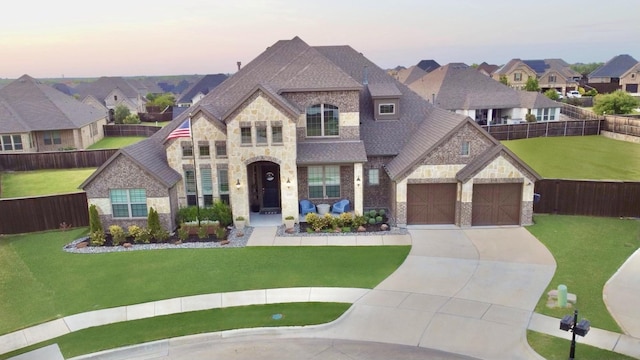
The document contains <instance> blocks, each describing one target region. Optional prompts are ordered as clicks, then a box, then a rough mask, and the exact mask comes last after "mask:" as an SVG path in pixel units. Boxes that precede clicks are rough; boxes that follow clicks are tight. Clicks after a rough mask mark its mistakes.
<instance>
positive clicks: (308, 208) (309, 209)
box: [300, 199, 316, 216]
mask: <svg viewBox="0 0 640 360" xmlns="http://www.w3.org/2000/svg"><path fill="white" fill-rule="evenodd" d="M314 212H316V206H315V205H313V203H312V202H311V201H309V200H306V199H305V200H300V215H302V216H305V215H307V214H308V213H314Z"/></svg>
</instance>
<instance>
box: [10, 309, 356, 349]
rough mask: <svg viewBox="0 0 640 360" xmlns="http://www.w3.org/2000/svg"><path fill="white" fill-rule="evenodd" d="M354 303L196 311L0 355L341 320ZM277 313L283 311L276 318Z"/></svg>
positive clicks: (97, 329) (114, 345) (108, 327)
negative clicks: (55, 344) (274, 316)
mask: <svg viewBox="0 0 640 360" xmlns="http://www.w3.org/2000/svg"><path fill="white" fill-rule="evenodd" d="M349 306H351V304H344V303H290V304H269V305H256V306H243V307H233V308H223V309H212V310H205V311H194V312H187V313H180V314H173V315H166V316H158V317H153V318H148V319H141V320H134V321H127V322H121V323H115V324H109V325H105V326H98V327H93V328H88V329H84V330H80V331H77V332H73V333H70V334H67V335H64V336H60V337H58V338H55V339H51V340H48V341H45V342H42V343H39V344H36V345H32V346H30V347H27V348H23V349H20V350H17V351H14V352H11V353H7V354H3V355H0V359H6V358H9V357H12V356H16V355H18V354H21V353H25V352H28V351H31V350H34V349H37V348H40V347H43V346H47V345H51V344H54V343H57V344H58V346H59V347H60V350H61V351H62V354H63V355H64V357H65V358H66V359H68V358H70V357H74V356H79V355H83V354H89V353H93V352H97V351H101V350H106V349H113V348H117V347H122V346H127V345H133V344H140V343H145V342H149V341H155V340H161V339H167V338H172V337H178V336H184V335H191V334H201V333H207V332H214V331H223V330H230V329H238V328H243V329H246V328H255V327H265V326H269V327H276V326H302V325H315V324H323V323H327V322H330V321H333V320H335V319H337V318H338V317H339V316H340V315H342V314H343V313H344V312H345V311H346V310H347V309H348V308H349ZM274 314H282V315H283V317H282V319H280V320H274V319H273V318H272V316H273V315H274Z"/></svg>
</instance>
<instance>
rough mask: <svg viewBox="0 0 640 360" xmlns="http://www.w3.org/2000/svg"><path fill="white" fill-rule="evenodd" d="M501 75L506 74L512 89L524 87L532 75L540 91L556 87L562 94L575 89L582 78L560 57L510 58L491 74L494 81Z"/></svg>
mask: <svg viewBox="0 0 640 360" xmlns="http://www.w3.org/2000/svg"><path fill="white" fill-rule="evenodd" d="M501 76H506V78H507V81H508V82H509V85H510V86H511V87H513V88H514V89H518V90H522V89H524V87H525V85H526V83H527V80H528V79H529V78H530V77H532V78H535V79H538V86H539V87H540V90H541V91H542V92H545V91H547V90H549V89H556V90H558V91H560V92H561V93H563V94H566V92H567V91H569V90H577V89H578V86H579V84H580V79H581V78H582V75H581V74H579V73H578V72H576V71H574V70H573V69H571V67H570V65H569V64H568V63H567V62H566V61H564V60H562V59H543V60H521V59H511V60H509V62H508V63H506V64H505V65H503V66H501V67H500V68H499V69H497V70H496V71H494V72H493V74H492V75H491V77H492V78H493V79H494V80H496V81H500V77H501Z"/></svg>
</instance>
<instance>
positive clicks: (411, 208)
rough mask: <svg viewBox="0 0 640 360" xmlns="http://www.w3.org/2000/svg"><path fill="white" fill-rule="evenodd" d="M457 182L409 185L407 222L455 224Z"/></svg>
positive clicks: (416, 223)
mask: <svg viewBox="0 0 640 360" xmlns="http://www.w3.org/2000/svg"><path fill="white" fill-rule="evenodd" d="M456 192H457V184H455V183H454V184H409V185H407V224H409V225H419V224H454V223H455V219H456Z"/></svg>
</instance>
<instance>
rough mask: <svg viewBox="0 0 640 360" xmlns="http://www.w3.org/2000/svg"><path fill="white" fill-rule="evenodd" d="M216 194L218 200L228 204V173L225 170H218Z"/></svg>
mask: <svg viewBox="0 0 640 360" xmlns="http://www.w3.org/2000/svg"><path fill="white" fill-rule="evenodd" d="M218 192H219V193H220V200H222V202H224V203H226V204H229V171H228V170H227V169H218Z"/></svg>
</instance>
